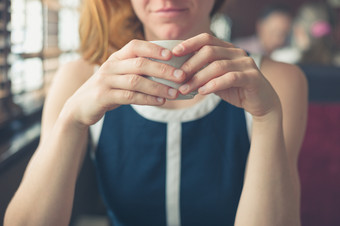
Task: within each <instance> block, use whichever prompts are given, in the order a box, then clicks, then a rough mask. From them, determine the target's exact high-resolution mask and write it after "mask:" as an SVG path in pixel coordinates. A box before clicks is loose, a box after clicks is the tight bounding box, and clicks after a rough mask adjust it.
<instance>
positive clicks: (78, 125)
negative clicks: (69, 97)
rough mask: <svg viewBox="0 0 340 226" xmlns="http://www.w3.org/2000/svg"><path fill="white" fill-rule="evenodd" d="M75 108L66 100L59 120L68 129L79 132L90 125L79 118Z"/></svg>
mask: <svg viewBox="0 0 340 226" xmlns="http://www.w3.org/2000/svg"><path fill="white" fill-rule="evenodd" d="M73 109H74V108H72V107H69V104H68V102H66V104H65V105H64V107H63V109H62V111H61V112H60V114H59V117H58V121H60V123H61V124H62V125H64V127H66V128H68V129H73V130H77V131H79V132H80V131H84V130H87V129H88V128H89V126H88V125H86V124H84V123H82V122H81V121H79V120H77V117H76V113H75V112H74V111H73Z"/></svg>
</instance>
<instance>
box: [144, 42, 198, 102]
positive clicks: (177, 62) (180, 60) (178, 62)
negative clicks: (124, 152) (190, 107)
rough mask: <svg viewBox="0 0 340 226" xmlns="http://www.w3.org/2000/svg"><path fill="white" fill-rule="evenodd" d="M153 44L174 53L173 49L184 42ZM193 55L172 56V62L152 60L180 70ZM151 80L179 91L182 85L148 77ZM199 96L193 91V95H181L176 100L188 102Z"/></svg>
mask: <svg viewBox="0 0 340 226" xmlns="http://www.w3.org/2000/svg"><path fill="white" fill-rule="evenodd" d="M150 42H152V43H155V44H157V45H159V46H162V47H163V48H167V49H169V50H170V51H172V49H173V48H174V47H175V46H177V45H178V44H180V43H181V42H183V41H182V40H158V41H150ZM192 55H193V54H188V55H185V56H180V57H177V56H172V58H171V59H170V60H158V59H153V58H150V59H151V60H154V61H157V62H161V63H165V64H168V65H170V66H173V67H175V68H180V67H181V66H182V65H183V64H184V62H185V61H187V60H188V59H189V58H190V57H191V56H192ZM148 78H149V79H151V80H153V81H155V82H159V83H162V84H164V85H167V86H170V87H172V88H175V89H178V88H179V87H180V86H181V85H182V84H179V83H175V82H173V81H169V80H166V79H162V78H156V77H151V76H148ZM196 94H197V91H193V92H191V93H188V94H187V95H182V94H179V95H178V97H177V98H176V100H187V99H192V98H194V96H195V95H196Z"/></svg>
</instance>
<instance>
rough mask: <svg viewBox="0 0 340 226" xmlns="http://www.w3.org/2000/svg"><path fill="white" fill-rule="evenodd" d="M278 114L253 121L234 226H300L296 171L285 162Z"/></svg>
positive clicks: (283, 143) (289, 163)
mask: <svg viewBox="0 0 340 226" xmlns="http://www.w3.org/2000/svg"><path fill="white" fill-rule="evenodd" d="M281 118H282V117H281V114H279V113H278V114H276V113H274V114H272V115H271V116H270V117H267V118H265V119H261V120H254V122H253V131H252V134H253V136H252V140H251V148H250V152H249V157H248V163H247V169H246V175H245V181H244V187H243V191H242V195H241V199H240V203H239V207H238V211H237V216H236V222H235V225H261V226H266V225H268V226H269V225H276V226H279V225H292V226H293V225H299V224H300V223H299V222H300V220H299V191H298V190H299V186H298V183H297V180H296V179H297V175H296V174H297V172H296V170H295V169H294V167H295V166H294V165H293V164H292V163H291V162H290V161H289V160H288V157H287V152H286V149H285V142H284V136H283V129H282V122H281V121H282V119H281Z"/></svg>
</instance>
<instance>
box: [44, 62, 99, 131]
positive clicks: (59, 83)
mask: <svg viewBox="0 0 340 226" xmlns="http://www.w3.org/2000/svg"><path fill="white" fill-rule="evenodd" d="M93 72H94V65H92V64H90V63H89V62H87V61H85V60H83V59H78V60H75V61H72V62H69V63H66V64H64V65H62V66H61V67H60V68H59V69H58V71H57V72H56V74H55V75H54V78H53V81H52V84H51V86H50V87H49V89H48V92H47V96H46V100H45V104H44V110H43V118H42V122H43V124H42V134H46V133H48V131H50V130H51V128H52V126H53V124H54V122H55V121H56V119H57V118H58V115H59V113H60V111H61V109H62V108H63V106H64V104H65V102H66V101H67V100H68V99H69V98H70V97H71V96H72V95H73V94H74V93H75V91H76V90H77V89H79V87H80V86H82V85H83V84H84V83H85V82H86V81H87V80H88V79H89V78H90V77H91V76H92V74H93Z"/></svg>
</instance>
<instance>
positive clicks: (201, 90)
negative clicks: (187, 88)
mask: <svg viewBox="0 0 340 226" xmlns="http://www.w3.org/2000/svg"><path fill="white" fill-rule="evenodd" d="M206 91H207V86H202V87H201V88H199V89H198V92H200V93H205V92H206Z"/></svg>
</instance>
